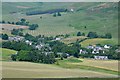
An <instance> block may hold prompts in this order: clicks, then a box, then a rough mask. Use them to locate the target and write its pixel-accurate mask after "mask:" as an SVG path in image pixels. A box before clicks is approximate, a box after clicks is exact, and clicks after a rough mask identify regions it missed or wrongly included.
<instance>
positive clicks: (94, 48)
mask: <svg viewBox="0 0 120 80" xmlns="http://www.w3.org/2000/svg"><path fill="white" fill-rule="evenodd" d="M39 39H43V40H44V38H39ZM61 39H62V38H60V37H57V38H54V39H53V40H51V41H60V40H61ZM8 41H11V42H12V41H15V42H25V43H26V45H30V46H32V47H33V48H35V49H37V50H42V49H43V48H45V49H46V51H45V52H44V53H45V54H46V55H47V54H50V53H54V52H52V48H51V47H50V46H49V43H44V42H42V41H41V42H39V43H35V42H33V41H30V40H27V39H25V38H24V37H22V36H9V38H8ZM110 48H112V45H110V44H106V45H104V46H101V45H89V46H87V47H85V48H84V49H83V48H79V54H80V55H82V54H83V55H86V54H93V55H94V57H93V59H95V60H108V59H109V58H108V56H102V55H99V54H105V52H106V51H108V50H109V49H110ZM86 49H87V50H91V52H88V51H87V50H86ZM116 52H119V50H118V49H116ZM56 54H57V55H63V54H64V53H63V52H57V53H56ZM65 54H66V56H67V57H70V56H71V55H70V54H69V53H65Z"/></svg>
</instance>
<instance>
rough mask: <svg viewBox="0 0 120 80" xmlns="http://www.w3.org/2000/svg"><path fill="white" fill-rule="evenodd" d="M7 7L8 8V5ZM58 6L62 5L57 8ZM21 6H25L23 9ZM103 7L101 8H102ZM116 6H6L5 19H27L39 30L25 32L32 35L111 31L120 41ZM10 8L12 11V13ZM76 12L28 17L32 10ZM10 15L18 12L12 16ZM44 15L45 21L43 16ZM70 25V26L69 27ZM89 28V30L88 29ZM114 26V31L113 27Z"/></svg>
mask: <svg viewBox="0 0 120 80" xmlns="http://www.w3.org/2000/svg"><path fill="white" fill-rule="evenodd" d="M6 4H7V6H5V5H6ZM58 5H59V6H58ZM21 6H22V7H21ZM101 6H102V8H100V7H101ZM114 6H117V4H116V3H3V20H5V21H15V22H16V21H18V20H20V19H21V18H25V19H27V20H28V21H29V22H30V23H31V24H32V23H36V24H38V25H39V28H38V29H37V30H35V31H30V30H25V31H24V33H30V34H32V35H35V36H36V35H39V34H41V35H47V36H51V35H58V34H73V33H77V32H78V31H81V32H84V33H85V34H86V35H87V34H88V32H89V31H95V32H97V33H98V34H105V33H108V32H110V33H111V34H112V36H113V38H115V39H116V40H117V38H118V36H117V34H118V26H117V24H118V21H117V10H116V9H114ZM9 8H13V10H12V11H10V10H9ZM59 8H62V9H63V8H65V9H66V8H67V9H68V10H70V9H71V8H73V9H74V12H73V13H70V12H65V13H64V12H63V13H62V12H61V15H62V16H57V17H53V14H43V15H33V16H27V15H26V14H25V13H26V12H29V11H45V10H51V9H59ZM10 12H15V13H13V14H10ZM41 16H42V19H40V17H41ZM70 25H71V26H70ZM85 26H86V28H85ZM113 27H114V28H113Z"/></svg>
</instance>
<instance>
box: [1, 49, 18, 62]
mask: <svg viewBox="0 0 120 80" xmlns="http://www.w3.org/2000/svg"><path fill="white" fill-rule="evenodd" d="M0 51H2V59H1V60H7V61H8V60H10V56H11V54H15V53H16V51H14V50H10V49H5V48H0Z"/></svg>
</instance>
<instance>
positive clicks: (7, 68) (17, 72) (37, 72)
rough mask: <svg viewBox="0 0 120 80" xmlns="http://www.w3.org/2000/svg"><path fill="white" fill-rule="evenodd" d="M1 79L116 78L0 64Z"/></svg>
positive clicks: (44, 66)
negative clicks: (0, 68)
mask: <svg viewBox="0 0 120 80" xmlns="http://www.w3.org/2000/svg"><path fill="white" fill-rule="evenodd" d="M2 67H3V69H2V71H3V74H2V77H3V78H75V77H117V75H114V74H108V73H103V72H95V71H90V70H84V69H66V68H61V67H59V66H55V65H49V64H39V63H30V62H2Z"/></svg>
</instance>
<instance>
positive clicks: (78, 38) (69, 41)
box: [61, 36, 87, 44]
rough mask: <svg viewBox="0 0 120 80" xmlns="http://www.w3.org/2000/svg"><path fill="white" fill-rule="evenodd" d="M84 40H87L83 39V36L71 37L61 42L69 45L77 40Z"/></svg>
mask: <svg viewBox="0 0 120 80" xmlns="http://www.w3.org/2000/svg"><path fill="white" fill-rule="evenodd" d="M85 38H87V37H85V36H73V37H69V38H65V39H63V40H61V41H62V42H64V43H66V44H69V43H73V42H76V41H77V40H82V39H85Z"/></svg>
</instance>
